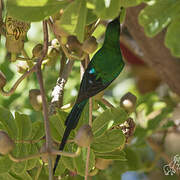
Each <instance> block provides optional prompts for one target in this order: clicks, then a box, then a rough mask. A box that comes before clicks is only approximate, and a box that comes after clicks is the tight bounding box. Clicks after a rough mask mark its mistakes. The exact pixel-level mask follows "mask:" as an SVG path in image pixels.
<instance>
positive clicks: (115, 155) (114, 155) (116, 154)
mask: <svg viewBox="0 0 180 180" xmlns="http://www.w3.org/2000/svg"><path fill="white" fill-rule="evenodd" d="M95 155H96V157H99V158H103V159H113V160H120V161H126V154H125V152H124V151H121V150H115V151H112V152H107V153H98V152H95Z"/></svg>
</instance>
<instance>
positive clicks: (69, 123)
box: [53, 100, 87, 174]
mask: <svg viewBox="0 0 180 180" xmlns="http://www.w3.org/2000/svg"><path fill="white" fill-rule="evenodd" d="M86 103H87V100H85V101H82V102H81V103H79V104H75V105H74V107H73V108H72V110H71V112H70V114H69V115H68V117H67V119H66V121H65V125H66V129H65V132H64V134H63V138H62V141H61V144H60V147H59V150H60V151H62V150H63V149H64V147H65V144H66V142H67V139H68V137H69V135H70V132H71V130H72V129H74V128H75V127H76V126H77V123H78V121H79V118H80V116H81V113H82V111H83V109H84V106H85V105H86ZM60 157H61V156H60V155H57V157H56V161H55V164H54V168H53V174H55V171H56V167H57V165H58V162H59V160H60Z"/></svg>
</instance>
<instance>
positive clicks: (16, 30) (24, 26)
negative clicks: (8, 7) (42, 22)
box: [5, 15, 30, 40]
mask: <svg viewBox="0 0 180 180" xmlns="http://www.w3.org/2000/svg"><path fill="white" fill-rule="evenodd" d="M5 26H6V32H7V34H9V35H13V36H14V38H15V40H18V39H19V38H20V37H25V36H26V33H27V31H28V30H29V28H30V23H28V22H24V21H20V20H17V19H15V18H14V17H12V16H9V15H7V16H6V20H5Z"/></svg>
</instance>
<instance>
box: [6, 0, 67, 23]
mask: <svg viewBox="0 0 180 180" xmlns="http://www.w3.org/2000/svg"><path fill="white" fill-rule="evenodd" d="M68 3H69V2H68V1H67V0H62V1H55V0H25V1H24V0H7V11H8V13H9V14H10V15H12V16H13V17H15V18H17V19H20V20H24V21H41V20H43V19H44V18H46V17H48V16H51V15H53V14H55V13H56V12H57V11H58V10H59V9H61V8H64V7H65V6H66V5H67V4H68Z"/></svg>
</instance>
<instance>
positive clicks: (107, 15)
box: [93, 0, 121, 19]
mask: <svg viewBox="0 0 180 180" xmlns="http://www.w3.org/2000/svg"><path fill="white" fill-rule="evenodd" d="M93 3H94V6H95V9H94V13H95V14H96V15H97V16H98V17H100V18H102V19H113V18H115V17H117V16H118V15H119V11H120V7H121V4H120V0H111V1H107V0H93Z"/></svg>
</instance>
